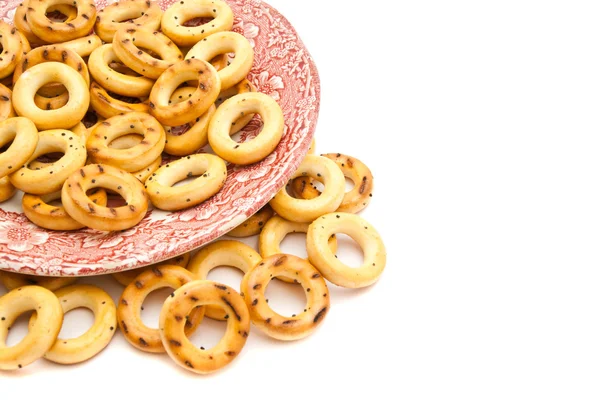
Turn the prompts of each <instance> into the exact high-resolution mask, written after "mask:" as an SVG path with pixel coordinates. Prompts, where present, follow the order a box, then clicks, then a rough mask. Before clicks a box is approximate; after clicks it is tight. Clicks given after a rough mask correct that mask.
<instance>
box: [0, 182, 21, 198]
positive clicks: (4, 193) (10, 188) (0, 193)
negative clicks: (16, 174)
mask: <svg viewBox="0 0 600 410" xmlns="http://www.w3.org/2000/svg"><path fill="white" fill-rule="evenodd" d="M16 193H17V189H16V188H15V187H14V185H13V184H11V183H10V179H9V178H8V177H2V178H0V203H2V202H6V201H8V200H9V199H10V198H12V197H13V196H15V194H16Z"/></svg>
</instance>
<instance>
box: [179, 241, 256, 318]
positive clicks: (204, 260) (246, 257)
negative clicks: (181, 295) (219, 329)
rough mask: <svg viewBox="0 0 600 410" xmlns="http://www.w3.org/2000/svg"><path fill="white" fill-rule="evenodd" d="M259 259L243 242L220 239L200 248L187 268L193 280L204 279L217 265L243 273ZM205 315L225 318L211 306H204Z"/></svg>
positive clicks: (224, 314)
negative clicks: (230, 267) (229, 267)
mask: <svg viewBox="0 0 600 410" xmlns="http://www.w3.org/2000/svg"><path fill="white" fill-rule="evenodd" d="M261 260H262V258H261V257H260V255H259V254H258V253H257V252H256V251H255V250H254V249H252V248H251V247H250V246H248V245H246V244H245V243H243V242H240V241H229V240H220V241H216V242H213V243H211V244H210V245H207V246H205V247H204V248H202V249H200V250H199V251H198V253H196V255H194V257H193V258H192V260H191V261H190V263H189V265H188V270H189V271H190V272H191V273H192V277H193V278H194V280H206V279H207V277H208V273H209V272H210V271H211V270H212V269H214V268H216V267H218V266H232V267H234V268H237V269H239V270H241V271H242V272H243V273H244V275H245V274H246V273H248V272H250V271H251V270H252V269H253V268H254V267H255V266H256V265H257V264H258V263H259V262H260V261H261ZM206 316H207V317H209V318H211V319H215V320H226V319H227V313H226V312H224V311H223V309H220V308H217V307H213V306H207V307H206Z"/></svg>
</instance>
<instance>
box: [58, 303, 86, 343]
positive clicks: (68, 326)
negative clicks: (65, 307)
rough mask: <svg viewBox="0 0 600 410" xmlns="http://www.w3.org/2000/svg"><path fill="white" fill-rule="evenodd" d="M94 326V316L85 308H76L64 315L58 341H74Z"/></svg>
mask: <svg viewBox="0 0 600 410" xmlns="http://www.w3.org/2000/svg"><path fill="white" fill-rule="evenodd" d="M93 324H94V314H93V313H92V311H91V310H89V309H86V308H83V307H81V308H77V309H73V310H71V311H69V312H67V313H65V316H64V319H63V324H62V328H61V329H60V333H59V334H58V338H59V339H75V338H76V337H79V336H82V335H83V334H84V333H85V332H87V331H88V330H89V329H90V328H91V327H92V325H93Z"/></svg>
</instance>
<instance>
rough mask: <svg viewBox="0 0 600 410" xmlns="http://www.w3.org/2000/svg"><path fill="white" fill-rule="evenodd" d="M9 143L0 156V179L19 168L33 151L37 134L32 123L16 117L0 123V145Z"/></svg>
mask: <svg viewBox="0 0 600 410" xmlns="http://www.w3.org/2000/svg"><path fill="white" fill-rule="evenodd" d="M11 141H12V144H11V145H10V146H9V147H8V149H7V150H6V151H4V152H3V153H1V154H0V178H3V177H5V176H7V175H10V174H12V173H13V172H15V171H16V170H17V169H19V168H21V167H22V166H23V165H24V164H25V163H26V162H27V160H28V159H29V157H30V156H31V155H32V154H33V152H34V151H35V148H36V146H37V143H38V132H37V129H36V128H35V125H34V124H33V122H32V121H31V120H29V119H27V118H18V117H17V118H9V119H6V120H4V121H2V122H0V145H1V146H5V145H6V144H8V143H9V142H11Z"/></svg>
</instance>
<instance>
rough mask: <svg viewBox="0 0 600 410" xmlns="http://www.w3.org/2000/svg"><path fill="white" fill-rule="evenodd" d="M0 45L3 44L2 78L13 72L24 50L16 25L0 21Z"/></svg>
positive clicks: (0, 67)
mask: <svg viewBox="0 0 600 410" xmlns="http://www.w3.org/2000/svg"><path fill="white" fill-rule="evenodd" d="M0 36H1V37H0V45H2V49H3V51H2V60H0V78H4V77H6V76H9V75H11V74H12V72H13V71H14V69H15V66H16V65H17V58H18V57H19V56H20V55H21V53H22V52H23V44H22V43H21V37H20V36H19V33H18V32H17V29H16V28H15V27H12V26H11V25H9V24H7V23H5V22H4V21H0Z"/></svg>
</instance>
